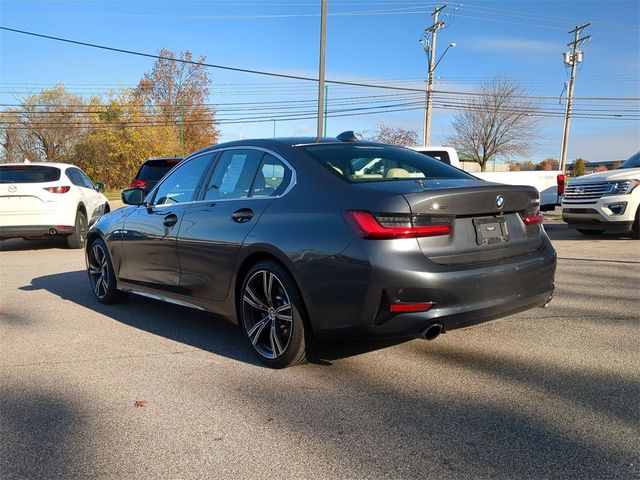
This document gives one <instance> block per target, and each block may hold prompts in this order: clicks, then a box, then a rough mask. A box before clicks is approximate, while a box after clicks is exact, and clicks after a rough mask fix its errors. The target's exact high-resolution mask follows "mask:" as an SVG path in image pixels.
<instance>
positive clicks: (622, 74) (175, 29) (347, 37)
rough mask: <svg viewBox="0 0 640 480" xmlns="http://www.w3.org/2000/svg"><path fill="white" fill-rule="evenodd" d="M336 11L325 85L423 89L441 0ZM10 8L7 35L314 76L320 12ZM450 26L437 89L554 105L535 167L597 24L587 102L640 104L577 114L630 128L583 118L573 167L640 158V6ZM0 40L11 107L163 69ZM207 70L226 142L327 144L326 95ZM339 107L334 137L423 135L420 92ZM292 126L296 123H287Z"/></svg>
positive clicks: (564, 8)
mask: <svg viewBox="0 0 640 480" xmlns="http://www.w3.org/2000/svg"><path fill="white" fill-rule="evenodd" d="M328 4H329V9H328V11H329V17H328V20H327V53H326V77H327V79H334V80H354V81H362V82H367V83H371V82H375V83H383V84H386V85H393V86H399V87H409V88H424V78H425V73H426V62H427V60H426V55H425V53H424V50H423V48H422V45H421V44H420V43H419V39H420V37H421V35H422V32H423V31H424V29H425V27H427V26H429V25H431V22H432V18H431V12H432V11H433V9H434V7H435V6H437V5H441V4H442V3H435V2H426V1H415V0H413V1H411V0H407V1H399V0H388V1H381V0H329V2H328ZM0 9H1V10H0V17H1V22H0V23H1V24H2V26H5V27H11V28H16V29H21V30H28V31H32V32H37V33H42V34H47V35H52V36H58V37H65V38H69V39H73V40H79V41H84V42H89V43H97V44H103V45H108V46H112V47H116V48H123V49H131V50H138V51H142V52H148V53H157V51H158V50H159V49H160V48H167V49H170V50H174V51H176V52H178V51H181V50H190V51H192V52H193V53H194V55H195V56H199V55H204V56H205V57H206V59H207V62H209V63H214V64H219V65H227V66H233V67H240V68H249V69H254V70H265V71H270V72H280V73H286V74H294V75H303V76H310V77H317V72H318V50H319V31H320V27H319V25H320V18H319V12H320V1H319V0H265V1H262V2H261V1H258V0H228V1H223V0H184V1H166V0H127V1H124V0H105V1H100V0H60V1H58V0H0ZM442 19H443V20H444V21H445V23H446V25H447V26H446V28H445V29H443V30H440V31H439V34H438V56H439V55H440V54H441V53H442V52H443V51H444V49H445V48H446V46H447V45H449V44H450V43H451V42H455V43H456V44H457V46H456V48H452V49H450V50H449V51H448V52H447V54H446V56H445V57H444V59H443V60H442V62H441V63H440V65H439V66H438V68H437V71H436V75H437V83H436V87H435V88H436V90H438V91H446V92H465V91H471V90H473V88H474V86H475V85H476V84H477V83H478V82H480V81H482V80H484V79H486V78H487V77H488V76H490V75H492V74H494V73H501V74H506V75H511V76H515V77H518V78H519V79H521V80H522V81H523V82H524V83H525V84H526V86H527V88H528V89H529V92H530V93H531V94H532V95H536V96H548V97H555V98H548V99H544V100H543V106H544V109H545V111H549V112H555V115H557V116H550V117H548V118H545V120H544V126H543V136H542V138H541V140H540V142H539V143H538V146H537V149H536V151H535V152H534V153H533V154H532V155H531V158H533V159H534V160H541V159H544V158H546V157H555V158H558V157H559V155H560V142H561V136H562V122H563V119H562V114H561V112H562V110H563V103H560V100H559V96H560V94H561V92H562V90H563V85H564V82H565V81H567V80H568V78H569V72H568V70H567V69H566V68H565V66H564V64H563V60H562V53H563V52H564V51H565V50H566V49H567V47H566V44H567V43H568V42H569V41H571V40H573V38H572V37H571V36H570V35H569V34H568V33H567V32H568V31H569V30H571V29H573V28H574V27H575V26H576V25H581V24H584V23H587V22H589V21H590V22H591V23H592V26H591V27H590V28H589V29H587V30H585V31H584V34H585V35H591V36H592V38H591V40H590V41H589V42H586V43H584V44H583V46H582V50H583V51H584V61H583V62H582V64H581V65H580V67H579V71H578V74H577V82H576V90H575V95H576V97H578V98H580V97H588V98H591V97H597V98H603V97H605V98H611V97H615V98H626V99H635V100H595V99H584V100H577V101H576V113H577V112H578V110H580V111H581V112H583V113H584V114H585V115H587V117H588V116H591V117H592V116H593V114H594V111H596V110H606V115H607V116H609V115H612V114H616V113H618V114H623V115H625V116H626V117H627V118H626V119H624V120H622V119H619V117H614V118H578V117H576V118H574V119H573V121H572V124H571V137H570V147H569V159H570V160H571V159H574V158H576V157H582V158H585V159H587V160H591V161H600V160H619V159H624V158H627V157H628V156H630V155H631V154H632V153H634V152H636V151H637V150H638V149H640V119H639V115H640V101H638V99H639V98H640V2H639V1H637V0H633V1H616V0H607V1H603V0H600V1H594V0H581V1H561V0H555V1H544V0H542V1H541V0H538V1H535V2H529V1H515V0H511V1H482V0H472V3H470V4H468V3H463V4H456V3H449V6H448V7H447V8H446V9H445V10H444V11H443V17H442ZM0 42H1V43H0V54H1V55H0V56H1V59H0V100H1V101H2V103H3V104H10V103H15V97H16V96H25V95H26V94H28V93H29V92H32V93H34V92H37V91H38V90H39V89H41V88H46V87H50V86H52V85H54V84H56V83H62V84H64V85H65V86H66V87H67V88H68V89H69V90H71V91H73V92H74V93H77V94H82V95H86V96H89V95H93V94H102V95H104V94H106V92H108V90H109V89H110V88H114V87H117V86H134V85H135V84H136V83H137V82H138V80H139V79H140V77H141V76H142V74H143V73H144V72H145V71H148V70H149V69H150V68H151V65H152V63H153V59H148V58H142V57H136V56H130V55H125V54H121V53H115V52H107V51H103V50H96V49H91V48H86V47H81V46H77V45H70V44H65V43H59V42H55V41H51V40H45V39H38V38H33V37H28V36H24V35H20V34H16V33H10V32H5V31H0ZM210 73H211V77H212V79H213V87H212V89H211V96H210V102H211V103H213V104H216V105H217V111H218V119H219V120H221V121H222V122H223V123H222V125H221V127H220V128H221V132H222V138H221V140H223V141H224V140H233V139H237V138H241V137H244V138H247V137H271V136H273V133H274V129H275V133H276V135H277V136H288V135H305V134H315V130H316V122H315V118H307V119H300V118H299V117H313V115H314V114H313V112H314V109H315V108H316V107H315V104H314V102H315V98H316V96H317V87H316V86H315V84H314V83H312V82H304V81H292V80H278V79H274V78H269V77H262V76H257V75H250V74H241V73H234V72H229V71H224V70H216V69H211V70H210ZM328 97H329V106H328V108H329V114H330V118H329V119H328V121H327V133H328V134H329V135H336V134H338V133H340V132H341V131H344V130H356V131H363V130H372V129H375V128H376V126H377V125H379V124H380V123H385V124H388V125H392V126H404V127H406V128H413V129H416V130H418V131H419V132H420V135H421V132H422V122H423V115H424V114H423V111H422V110H421V108H420V102H421V101H423V98H424V97H423V95H422V94H420V93H419V92H406V91H393V90H381V89H373V88H358V87H349V86H337V85H330V86H329V87H328ZM454 98H459V96H458V97H456V96H455V95H452V94H446V95H445V94H442V95H440V103H439V104H438V103H436V107H437V108H436V110H435V111H434V119H433V124H432V144H440V143H442V142H443V140H444V137H445V135H447V134H448V133H451V126H450V118H451V113H452V110H451V109H450V108H443V107H442V106H444V105H446V104H447V100H450V99H454ZM437 100H438V96H436V101H437ZM284 102H286V103H284ZM361 109H368V110H361ZM388 110H402V111H396V112H389V111H388ZM365 112H366V113H369V114H367V115H355V116H345V117H336V116H333V115H337V114H345V113H365ZM558 112H560V114H558ZM292 115H294V116H296V117H297V118H298V119H295V120H284V119H282V118H283V117H284V118H287V117H291V116H292ZM633 116H635V119H633V118H631V119H629V117H633ZM272 118H273V119H276V120H275V121H274V120H273V119H272ZM616 118H617V119H616ZM254 120H261V121H260V122H254ZM231 122H237V123H231Z"/></svg>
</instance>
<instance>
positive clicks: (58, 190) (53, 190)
mask: <svg viewBox="0 0 640 480" xmlns="http://www.w3.org/2000/svg"><path fill="white" fill-rule="evenodd" d="M45 190H46V191H47V192H51V193H67V192H68V191H69V190H71V187H67V186H64V187H47V188H45Z"/></svg>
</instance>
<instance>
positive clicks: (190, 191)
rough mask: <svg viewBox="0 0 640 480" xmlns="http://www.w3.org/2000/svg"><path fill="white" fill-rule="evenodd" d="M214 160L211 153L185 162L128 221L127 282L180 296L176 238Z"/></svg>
mask: <svg viewBox="0 0 640 480" xmlns="http://www.w3.org/2000/svg"><path fill="white" fill-rule="evenodd" d="M212 158H213V153H211V152H208V153H205V154H201V155H197V156H194V157H192V158H190V159H188V160H185V161H184V162H183V163H181V164H180V165H179V166H178V167H176V168H175V169H174V170H173V171H171V173H170V174H169V175H168V176H166V177H165V178H164V179H163V181H162V182H161V183H160V184H159V185H158V186H157V187H156V189H155V191H153V192H152V194H151V195H150V202H149V203H148V204H144V205H140V206H139V207H138V208H136V209H135V210H134V211H133V212H132V213H131V214H130V215H129V216H128V217H127V218H126V219H125V222H124V227H123V234H122V247H123V254H124V258H125V262H124V263H125V265H126V268H125V271H124V275H123V280H124V281H126V282H129V283H134V284H139V285H141V286H145V287H148V288H154V289H157V290H165V291H174V292H176V293H178V292H179V284H180V281H179V276H180V275H179V271H180V267H179V264H178V252H177V247H176V237H177V233H178V229H179V227H180V221H181V220H182V216H183V215H184V212H185V211H186V210H187V209H188V208H189V206H190V205H191V202H193V200H194V198H195V197H196V195H197V192H198V189H199V188H200V186H201V182H202V181H203V180H204V177H205V174H206V172H207V171H208V169H209V167H210V166H211V160H212Z"/></svg>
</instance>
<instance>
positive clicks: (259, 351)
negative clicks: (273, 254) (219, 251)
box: [238, 261, 313, 368]
mask: <svg viewBox="0 0 640 480" xmlns="http://www.w3.org/2000/svg"><path fill="white" fill-rule="evenodd" d="M240 294H241V296H240V299H239V302H238V303H239V317H240V318H239V321H240V326H241V328H242V331H243V333H244V336H245V338H246V339H247V341H248V342H249V345H250V346H251V348H252V350H253V352H254V353H255V354H256V356H257V357H258V358H259V359H260V361H262V362H263V363H265V364H267V365H268V366H270V367H273V368H284V367H288V366H291V365H297V364H300V363H304V362H306V361H307V359H308V357H309V354H310V346H311V344H312V342H313V340H312V338H311V335H310V331H309V329H308V328H307V324H306V318H305V317H304V315H305V313H304V312H305V310H304V305H303V302H302V297H301V295H300V292H299V291H298V288H297V286H296V284H295V282H294V281H293V278H292V277H291V275H290V274H289V272H287V270H286V269H285V268H283V267H282V266H281V265H279V264H277V263H275V262H272V261H263V262H259V263H257V264H256V265H254V266H253V267H252V268H251V269H250V270H249V271H248V272H247V274H246V276H245V279H244V282H243V284H242V290H241V292H240Z"/></svg>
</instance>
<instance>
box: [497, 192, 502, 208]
mask: <svg viewBox="0 0 640 480" xmlns="http://www.w3.org/2000/svg"><path fill="white" fill-rule="evenodd" d="M496 207H498V208H502V207H504V196H502V195H498V196H497V197H496Z"/></svg>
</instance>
